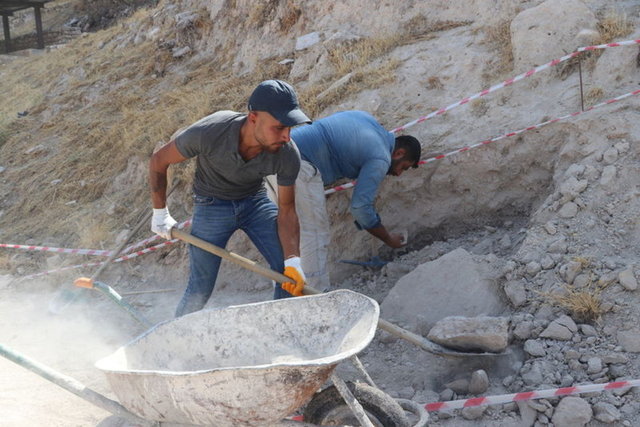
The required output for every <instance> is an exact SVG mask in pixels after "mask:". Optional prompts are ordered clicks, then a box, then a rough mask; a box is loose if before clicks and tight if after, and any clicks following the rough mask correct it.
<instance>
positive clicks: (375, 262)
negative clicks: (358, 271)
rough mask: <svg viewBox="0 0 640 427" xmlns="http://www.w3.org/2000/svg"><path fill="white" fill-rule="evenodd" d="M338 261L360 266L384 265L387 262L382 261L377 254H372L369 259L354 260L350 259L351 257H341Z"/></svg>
mask: <svg viewBox="0 0 640 427" xmlns="http://www.w3.org/2000/svg"><path fill="white" fill-rule="evenodd" d="M340 262H343V263H345V264H354V265H360V266H362V267H378V268H380V267H384V266H385V265H387V264H388V261H383V260H381V259H380V257H379V256H373V257H371V259H369V261H356V260H351V259H341V260H340Z"/></svg>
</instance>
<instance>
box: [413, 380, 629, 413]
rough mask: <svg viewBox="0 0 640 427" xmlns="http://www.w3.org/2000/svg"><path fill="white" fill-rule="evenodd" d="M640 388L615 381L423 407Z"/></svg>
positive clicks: (432, 408)
mask: <svg viewBox="0 0 640 427" xmlns="http://www.w3.org/2000/svg"><path fill="white" fill-rule="evenodd" d="M637 386H640V380H627V381H615V382H610V383H605V384H585V385H576V386H572V387H561V388H552V389H546V390H537V391H525V392H520V393H513V394H500V395H496V396H486V397H472V398H470V399H461V400H451V401H449V402H435V403H427V404H426V405H424V407H425V409H426V410H427V411H430V412H431V411H441V410H443V409H462V408H469V407H472V406H482V405H499V404H503V403H510V402H522V401H524V400H533V399H546V398H551V397H559V396H567V395H571V394H580V393H593V392H597V391H605V390H617V389H622V388H628V387H637Z"/></svg>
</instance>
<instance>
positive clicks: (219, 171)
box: [175, 111, 300, 200]
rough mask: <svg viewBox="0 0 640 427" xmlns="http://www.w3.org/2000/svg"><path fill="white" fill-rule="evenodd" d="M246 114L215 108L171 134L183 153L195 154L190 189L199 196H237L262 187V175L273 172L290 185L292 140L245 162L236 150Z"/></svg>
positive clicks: (294, 165) (294, 171)
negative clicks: (213, 110) (275, 149)
mask: <svg viewBox="0 0 640 427" xmlns="http://www.w3.org/2000/svg"><path fill="white" fill-rule="evenodd" d="M246 118H247V116H246V114H242V113H236V112H233V111H218V112H216V113H213V114H211V115H209V116H207V117H204V118H202V119H200V120H198V121H197V122H196V123H194V124H192V125H191V126H189V127H188V128H186V129H185V130H184V131H182V132H181V133H180V134H178V136H176V137H175V141H176V147H177V148H178V151H179V152H180V154H182V155H183V156H184V157H187V158H190V157H194V156H198V157H197V158H196V175H195V180H194V183H193V191H194V192H195V194H197V195H199V196H205V197H216V198H219V199H225V200H237V199H242V198H244V197H248V196H251V195H253V194H255V193H257V192H258V191H260V189H262V187H263V178H264V177H265V176H267V175H273V174H276V175H277V176H278V185H284V186H290V185H294V183H295V181H296V178H297V177H298V171H299V170H300V153H299V152H298V147H296V145H295V144H294V143H293V142H289V143H288V144H286V145H284V146H283V147H282V148H280V150H278V152H276V153H268V152H266V151H263V152H262V153H260V154H258V155H257V156H256V157H254V158H253V159H251V160H249V161H248V162H245V161H244V159H243V158H242V157H241V156H240V153H239V152H238V144H239V142H240V128H241V127H242V125H243V123H244V122H245V120H246Z"/></svg>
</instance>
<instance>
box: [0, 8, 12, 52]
mask: <svg viewBox="0 0 640 427" xmlns="http://www.w3.org/2000/svg"><path fill="white" fill-rule="evenodd" d="M2 28H3V29H4V53H9V51H10V50H11V33H10V32H9V16H8V15H2Z"/></svg>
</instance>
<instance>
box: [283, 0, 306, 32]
mask: <svg viewBox="0 0 640 427" xmlns="http://www.w3.org/2000/svg"><path fill="white" fill-rule="evenodd" d="M284 10H285V15H284V16H283V17H282V18H280V32H281V33H282V34H287V33H288V32H289V30H291V27H293V26H294V25H295V24H296V22H298V19H300V15H302V10H300V8H299V7H298V5H297V4H296V2H294V1H292V0H289V1H287V4H286V6H285V7H284Z"/></svg>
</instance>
